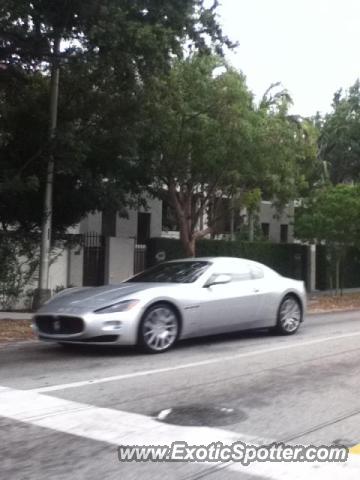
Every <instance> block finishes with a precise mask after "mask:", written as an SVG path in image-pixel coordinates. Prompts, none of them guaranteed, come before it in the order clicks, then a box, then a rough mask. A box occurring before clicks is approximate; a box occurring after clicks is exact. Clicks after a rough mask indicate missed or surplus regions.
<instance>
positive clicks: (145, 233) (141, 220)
mask: <svg viewBox="0 0 360 480" xmlns="http://www.w3.org/2000/svg"><path fill="white" fill-rule="evenodd" d="M150 222H151V214H150V213H146V212H139V213H138V226H137V239H136V241H137V244H138V245H145V244H146V243H147V241H148V240H149V238H150Z"/></svg>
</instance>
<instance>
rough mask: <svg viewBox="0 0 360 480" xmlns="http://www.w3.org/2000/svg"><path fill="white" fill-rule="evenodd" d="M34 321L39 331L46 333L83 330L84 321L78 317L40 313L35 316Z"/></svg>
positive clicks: (60, 333)
mask: <svg viewBox="0 0 360 480" xmlns="http://www.w3.org/2000/svg"><path fill="white" fill-rule="evenodd" d="M35 323H36V326H37V328H38V329H39V331H40V332H42V333H48V334H55V335H72V334H74V333H81V332H82V331H83V330H84V321H83V319H82V318H78V317H67V316H64V315H56V316H55V315H41V316H38V317H35Z"/></svg>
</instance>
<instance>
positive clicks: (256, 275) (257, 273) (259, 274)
mask: <svg viewBox="0 0 360 480" xmlns="http://www.w3.org/2000/svg"><path fill="white" fill-rule="evenodd" d="M251 278H253V280H259V279H260V278H264V271H263V269H262V268H260V267H258V266H254V265H252V266H251Z"/></svg>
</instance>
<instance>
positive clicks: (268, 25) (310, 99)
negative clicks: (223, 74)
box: [218, 0, 360, 116]
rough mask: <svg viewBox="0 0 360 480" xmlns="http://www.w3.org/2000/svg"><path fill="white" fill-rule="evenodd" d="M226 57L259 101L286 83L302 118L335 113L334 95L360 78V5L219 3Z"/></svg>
mask: <svg viewBox="0 0 360 480" xmlns="http://www.w3.org/2000/svg"><path fill="white" fill-rule="evenodd" d="M220 2H221V6H220V7H219V10H218V13H219V15H220V23H221V24H222V26H223V30H224V33H225V34H226V35H227V36H229V37H230V39H231V40H234V41H238V42H239V47H238V48H237V49H236V51H235V52H234V53H231V54H228V55H227V57H228V59H229V60H230V61H231V63H232V64H233V65H234V66H235V67H237V68H238V69H240V70H241V71H242V72H243V73H244V74H245V75H246V77H247V84H248V87H249V88H250V90H252V91H253V93H254V94H255V96H256V97H257V98H259V97H261V96H262V94H263V93H264V92H265V90H266V89H267V88H268V87H269V85H270V84H271V83H274V82H281V84H282V85H283V87H284V88H286V89H287V90H288V91H289V92H290V94H291V96H292V98H293V101H294V106H293V108H292V112H293V113H297V114H299V115H303V116H309V115H314V114H315V113H316V112H317V111H319V112H321V113H326V112H329V111H331V103H332V98H333V95H334V93H335V92H336V91H337V90H338V89H339V88H343V89H347V88H349V87H350V86H351V85H352V84H353V83H354V82H355V80H356V79H357V78H358V77H360V0H220Z"/></svg>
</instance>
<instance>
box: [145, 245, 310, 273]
mask: <svg viewBox="0 0 360 480" xmlns="http://www.w3.org/2000/svg"><path fill="white" fill-rule="evenodd" d="M162 252H164V254H165V255H161V257H162V258H161V259H166V260H175V259H178V258H182V257H183V256H184V254H183V248H182V245H181V242H180V241H179V240H173V239H168V238H152V239H151V240H150V241H149V243H148V248H147V265H148V266H152V265H154V264H156V263H157V262H158V261H159V253H162ZM196 254H197V256H198V257H219V256H223V257H239V258H248V259H250V260H255V261H258V262H261V263H263V264H265V265H267V266H269V267H270V268H273V269H274V270H276V271H277V272H279V273H280V274H281V275H285V276H287V277H291V278H296V279H299V280H304V281H305V282H306V281H307V264H308V247H306V246H305V245H299V244H283V243H281V244H275V243H269V242H243V241H226V240H200V241H198V242H197V244H196Z"/></svg>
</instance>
